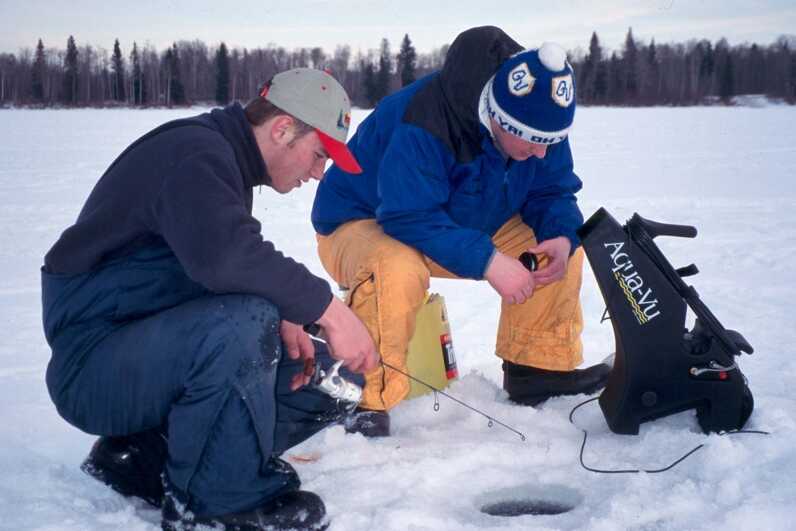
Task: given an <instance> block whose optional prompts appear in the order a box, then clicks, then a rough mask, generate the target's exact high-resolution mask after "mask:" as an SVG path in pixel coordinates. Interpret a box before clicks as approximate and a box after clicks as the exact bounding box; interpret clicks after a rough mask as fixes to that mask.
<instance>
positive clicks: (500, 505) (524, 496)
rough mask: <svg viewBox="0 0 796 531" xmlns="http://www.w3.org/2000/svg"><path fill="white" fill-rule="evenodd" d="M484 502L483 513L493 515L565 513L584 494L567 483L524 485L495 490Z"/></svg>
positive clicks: (576, 503)
mask: <svg viewBox="0 0 796 531" xmlns="http://www.w3.org/2000/svg"><path fill="white" fill-rule="evenodd" d="M479 501H480V506H481V512H482V513H484V514H488V515H490V516H503V517H514V516H524V515H532V516H544V515H556V514H563V513H567V512H569V511H571V510H572V509H574V508H575V507H577V506H578V505H579V504H580V503H581V502H582V501H583V497H582V496H581V495H580V493H579V492H578V491H576V490H574V489H571V488H569V487H565V486H563V485H538V484H537V485H520V486H517V487H510V488H507V489H501V490H498V491H493V492H490V493H488V494H486V495H485V496H483V498H482V499H481V500H479Z"/></svg>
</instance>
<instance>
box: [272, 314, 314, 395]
mask: <svg viewBox="0 0 796 531" xmlns="http://www.w3.org/2000/svg"><path fill="white" fill-rule="evenodd" d="M279 335H280V336H282V342H283V343H284V344H285V348H286V349H287V355H288V357H289V358H290V359H292V360H299V359H301V360H304V369H303V371H302V372H300V373H298V374H296V375H294V376H293V379H292V380H291V381H290V390H291V391H295V390H296V389H298V388H299V387H301V386H303V385H307V384H308V383H310V378H311V377H312V374H313V372H314V369H315V345H313V344H312V339H310V336H309V335H307V333H306V332H305V331H304V329H303V328H302V327H301V326H300V325H297V324H295V323H291V322H290V321H282V322H281V323H279Z"/></svg>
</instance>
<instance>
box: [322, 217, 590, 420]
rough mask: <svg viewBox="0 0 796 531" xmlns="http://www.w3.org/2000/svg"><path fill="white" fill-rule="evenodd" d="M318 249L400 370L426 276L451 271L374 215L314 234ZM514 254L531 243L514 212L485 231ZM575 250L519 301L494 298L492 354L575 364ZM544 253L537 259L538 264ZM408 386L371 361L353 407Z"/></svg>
mask: <svg viewBox="0 0 796 531" xmlns="http://www.w3.org/2000/svg"><path fill="white" fill-rule="evenodd" d="M317 239H318V254H319V256H320V259H321V262H322V263H323V266H324V267H325V268H326V271H327V272H328V273H329V274H330V275H331V276H332V278H333V279H334V280H335V281H336V282H337V283H338V284H340V286H343V287H345V288H347V289H348V290H349V292H348V303H349V306H350V307H351V309H352V310H353V311H354V313H355V314H356V315H357V316H358V317H359V318H360V319H361V320H362V322H363V323H364V324H365V326H366V327H367V329H368V331H369V332H370V335H371V336H372V337H373V340H374V342H375V343H376V347H377V348H378V351H379V353H380V354H381V357H382V359H383V360H384V361H385V362H387V363H389V364H390V365H393V366H395V367H398V368H400V369H401V370H402V371H404V372H406V353H407V348H408V345H409V340H410V339H411V338H412V334H413V333H414V327H415V317H416V315H417V312H418V311H419V310H420V307H421V305H422V304H423V299H424V296H425V294H426V291H427V290H428V287H429V278H430V277H432V276H434V277H441V278H459V277H457V276H456V275H454V274H453V273H450V272H449V271H447V270H446V269H444V268H442V267H441V266H440V265H438V264H436V263H435V262H434V261H432V260H431V259H430V258H428V257H427V256H424V255H423V254H422V253H420V252H419V251H418V250H417V249H414V248H413V247H410V246H408V245H406V244H404V243H401V242H399V241H398V240H395V239H393V238H391V237H390V236H387V235H386V234H384V231H383V230H382V229H381V226H379V224H378V223H377V222H376V220H375V219H365V220H358V221H351V222H348V223H345V224H343V225H341V226H340V227H338V228H337V230H335V231H334V232H333V233H332V234H330V235H328V236H321V235H318V236H317ZM492 241H493V243H494V244H495V247H497V249H498V250H499V251H500V252H502V253H504V254H506V255H508V256H512V257H514V258H516V257H518V256H519V255H520V254H521V253H522V252H523V251H525V250H526V249H528V248H529V247H531V246H533V245H535V244H536V239H535V237H534V234H533V230H532V229H531V228H530V227H528V226H527V225H526V224H525V223H523V222H522V220H521V218H520V216H515V217H513V218H512V219H510V220H509V221H507V222H506V224H505V225H503V226H502V227H501V228H500V230H498V232H497V233H496V234H495V235H494V236H493V238H492ZM583 256H584V255H583V250H582V249H581V248H578V250H577V251H576V252H575V253H574V254H573V255H572V257H570V260H569V265H568V266H567V273H566V275H565V277H564V278H563V279H562V280H560V281H558V282H556V283H554V284H550V285H547V286H543V287H538V288H537V289H536V290H535V291H534V293H533V296H532V297H531V298H530V299H528V300H527V301H526V302H524V303H523V304H507V303H505V302H504V303H502V306H501V314H500V324H499V326H498V335H497V346H496V349H495V352H496V354H497V355H498V357H500V358H503V359H505V360H508V361H511V362H514V363H518V364H520V365H529V366H533V367H538V368H541V369H548V370H556V371H568V370H572V369H574V368H575V367H577V366H578V365H580V363H581V361H582V360H583V358H582V350H583V348H582V344H581V340H580V334H581V331H582V330H583V316H582V314H581V307H580V286H581V273H582V269H583ZM544 263H545V259H542V261H541V265H542V266H544ZM407 393H409V380H408V378H407V377H406V376H403V375H401V374H399V373H398V372H396V371H393V370H391V369H385V368H384V367H383V366H381V365H380V366H379V367H378V368H376V369H374V370H373V371H372V372H370V373H368V374H367V375H366V382H365V389H364V392H363V398H362V403H361V404H360V406H361V407H363V408H366V409H374V410H388V409H390V408H392V407H394V406H395V405H396V404H398V403H399V402H400V401H401V400H403V399H404V398H405V397H406V395H407Z"/></svg>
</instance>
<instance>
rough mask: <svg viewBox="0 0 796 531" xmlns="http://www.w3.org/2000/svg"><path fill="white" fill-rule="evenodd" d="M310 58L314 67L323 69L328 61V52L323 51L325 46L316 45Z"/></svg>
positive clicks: (311, 51)
mask: <svg viewBox="0 0 796 531" xmlns="http://www.w3.org/2000/svg"><path fill="white" fill-rule="evenodd" d="M310 59H311V60H312V68H317V69H321V68H322V67H323V63H324V62H325V61H326V54H325V53H323V48H318V47H315V48H313V49H312V50H310Z"/></svg>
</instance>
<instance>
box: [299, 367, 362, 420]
mask: <svg viewBox="0 0 796 531" xmlns="http://www.w3.org/2000/svg"><path fill="white" fill-rule="evenodd" d="M342 366H343V362H342V361H338V362H337V363H335V364H334V365H332V366H331V367H330V368H329V370H328V371H326V370H324V369H323V368H321V366H320V365H319V364H317V363H316V364H315V370H314V372H313V373H312V378H311V379H310V385H311V386H312V387H313V388H314V389H317V390H318V391H320V392H322V393H324V394H326V395H328V396H330V397H331V398H334V399H335V400H337V404H338V406H340V408H341V409H342V410H343V411H344V412H347V413H350V412H351V411H353V410H354V409H355V408H356V407H357V405H359V402H360V401H361V400H362V388H361V387H359V386H358V385H357V384H355V383H354V382H351V381H349V380H346V379H345V378H343V377H342V376H341V375H340V367H342Z"/></svg>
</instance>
